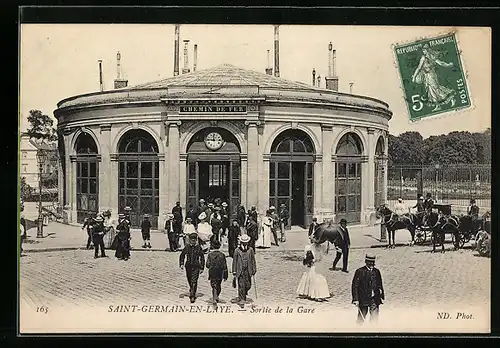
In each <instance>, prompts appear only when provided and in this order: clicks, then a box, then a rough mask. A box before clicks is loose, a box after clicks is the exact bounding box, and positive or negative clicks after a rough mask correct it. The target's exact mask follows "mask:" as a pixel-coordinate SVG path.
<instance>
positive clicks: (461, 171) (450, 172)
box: [387, 164, 491, 209]
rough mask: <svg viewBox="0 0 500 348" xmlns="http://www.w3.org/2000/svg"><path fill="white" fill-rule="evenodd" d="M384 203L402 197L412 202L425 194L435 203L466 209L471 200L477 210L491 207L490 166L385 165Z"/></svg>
mask: <svg viewBox="0 0 500 348" xmlns="http://www.w3.org/2000/svg"><path fill="white" fill-rule="evenodd" d="M387 176H388V180H387V200H388V203H389V204H391V202H392V201H393V202H395V201H397V199H398V198H402V199H403V200H405V201H408V202H410V203H413V202H415V201H416V200H417V196H419V195H422V196H424V198H425V196H426V194H427V193H430V194H431V195H432V198H433V199H434V200H435V201H436V202H439V203H444V204H451V205H454V206H468V205H469V202H470V199H472V198H473V199H475V200H476V203H477V205H478V206H479V207H481V208H484V209H490V207H491V165H490V164H486V165H485V164H475V165H468V164H463V165H423V166H408V165H392V166H391V165H389V168H388V173H387Z"/></svg>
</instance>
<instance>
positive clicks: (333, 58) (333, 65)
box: [332, 50, 337, 77]
mask: <svg viewBox="0 0 500 348" xmlns="http://www.w3.org/2000/svg"><path fill="white" fill-rule="evenodd" d="M336 56H337V50H333V51H332V76H334V77H337V72H336V67H335V60H336V58H337V57H336Z"/></svg>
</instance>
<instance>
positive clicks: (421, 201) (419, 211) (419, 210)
mask: <svg viewBox="0 0 500 348" xmlns="http://www.w3.org/2000/svg"><path fill="white" fill-rule="evenodd" d="M413 209H417V213H416V214H415V216H416V217H417V220H418V222H417V223H418V224H419V225H420V226H421V225H422V224H423V217H424V212H425V208H424V197H423V196H419V197H418V200H417V204H415V206H414V207H413Z"/></svg>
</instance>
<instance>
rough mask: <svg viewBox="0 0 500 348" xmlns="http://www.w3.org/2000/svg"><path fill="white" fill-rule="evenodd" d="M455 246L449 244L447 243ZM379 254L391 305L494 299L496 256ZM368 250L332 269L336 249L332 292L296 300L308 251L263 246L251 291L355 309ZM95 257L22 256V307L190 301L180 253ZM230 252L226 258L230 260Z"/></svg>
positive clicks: (329, 275)
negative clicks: (354, 288)
mask: <svg viewBox="0 0 500 348" xmlns="http://www.w3.org/2000/svg"><path fill="white" fill-rule="evenodd" d="M450 247H451V246H449V245H448V248H450ZM369 252H370V253H373V254H375V255H376V256H377V267H378V268H379V269H380V270H381V272H382V277H383V281H384V287H385V291H386V300H387V301H386V304H385V306H386V307H387V306H406V307H407V306H422V305H432V304H440V305H445V304H451V305H453V304H455V305H456V304H464V305H475V304H482V305H484V304H487V305H488V306H489V303H490V259H487V258H482V257H477V256H475V254H476V252H475V251H472V250H459V251H451V250H450V251H449V252H446V253H444V254H441V253H436V254H432V253H430V252H429V248H428V247H418V246H415V247H399V248H396V249H390V250H388V249H371V250H369ZM365 253H366V250H351V253H350V256H349V265H350V266H349V267H350V273H348V274H345V273H342V272H337V271H329V270H328V267H330V266H331V262H332V259H333V256H334V254H333V253H330V254H328V255H326V256H325V258H324V259H323V260H322V261H321V262H320V263H319V264H318V266H317V271H318V272H320V273H321V274H323V275H325V276H326V279H327V281H328V285H329V288H330V291H331V292H332V293H333V298H332V299H330V300H329V301H328V302H324V303H316V302H311V301H308V300H302V299H297V298H296V294H295V290H296V288H297V285H298V282H299V280H300V277H301V275H302V273H303V272H304V270H305V268H304V267H303V266H302V253H299V252H291V251H289V252H287V251H281V252H265V253H262V252H259V251H257V255H256V259H257V275H256V282H257V290H258V298H256V296H255V290H254V287H253V288H252V289H251V291H250V293H249V296H250V297H251V298H252V299H253V300H254V303H255V304H256V305H262V306H263V305H275V304H283V305H286V304H290V305H300V304H303V305H309V306H313V307H315V308H316V309H317V311H323V310H328V309H331V308H332V307H331V306H332V304H333V305H334V306H335V308H348V307H349V306H350V301H351V289H350V287H351V281H352V277H353V274H354V270H355V268H357V267H360V266H362V265H363V263H364V261H363V260H364V256H365ZM108 255H109V256H110V257H109V258H105V259H101V258H99V259H94V258H93V252H92V251H85V250H72V251H54V252H50V253H29V254H26V255H25V256H23V257H21V260H20V304H21V306H22V307H23V308H31V310H33V311H35V308H36V307H39V306H45V307H49V308H50V307H59V306H64V307H66V306H68V308H71V307H74V306H78V307H79V308H91V307H93V306H97V305H99V306H109V305H122V304H138V305H142V304H151V303H152V304H159V303H161V304H169V305H176V304H179V305H187V304H189V299H188V298H180V294H183V293H185V292H186V291H187V290H188V286H187V281H186V277H185V273H184V271H182V270H180V269H179V267H178V262H179V261H178V260H179V253H178V252H177V253H171V252H147V251H145V252H133V253H132V257H131V259H130V260H129V261H127V262H124V261H118V260H116V259H115V258H113V257H111V256H113V254H112V252H111V251H110V252H109V253H108ZM231 260H232V259H231V258H227V261H228V266H229V267H231ZM207 273H208V272H207V271H206V270H205V272H203V274H202V275H201V276H200V279H199V288H198V292H199V293H201V294H203V296H201V297H200V298H199V299H198V300H197V303H202V304H206V301H207V300H208V298H209V297H210V294H211V290H210V286H209V281H208V280H207V278H208V274H207ZM235 296H236V289H233V288H232V286H231V277H230V278H229V280H228V281H227V282H225V283H223V286H222V294H221V299H222V300H224V301H227V302H228V301H229V300H230V299H231V298H233V297H235Z"/></svg>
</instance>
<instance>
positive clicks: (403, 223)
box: [376, 204, 420, 248]
mask: <svg viewBox="0 0 500 348" xmlns="http://www.w3.org/2000/svg"><path fill="white" fill-rule="evenodd" d="M376 214H377V218H380V217H381V218H382V224H384V225H385V226H386V227H387V234H388V236H389V244H388V245H387V247H388V248H395V247H396V241H395V239H394V238H395V234H396V230H403V229H405V230H408V231H409V232H410V235H411V242H410V246H412V245H413V244H415V229H416V225H415V221H417V218H415V216H414V214H411V213H407V214H404V215H399V216H398V215H397V214H395V213H394V212H393V211H392V210H391V209H389V208H388V207H387V206H386V205H385V204H381V205H380V206H379V207H378V209H377V211H376ZM418 221H420V220H418ZM391 240H392V244H391Z"/></svg>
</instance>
